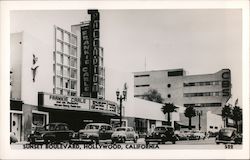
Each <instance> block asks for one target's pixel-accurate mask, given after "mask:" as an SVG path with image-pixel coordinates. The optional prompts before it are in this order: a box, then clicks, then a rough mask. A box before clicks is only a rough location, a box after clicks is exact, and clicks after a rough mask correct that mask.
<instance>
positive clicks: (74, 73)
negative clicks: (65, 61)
mask: <svg viewBox="0 0 250 160" xmlns="http://www.w3.org/2000/svg"><path fill="white" fill-rule="evenodd" d="M70 78H76V70H71V73H70Z"/></svg>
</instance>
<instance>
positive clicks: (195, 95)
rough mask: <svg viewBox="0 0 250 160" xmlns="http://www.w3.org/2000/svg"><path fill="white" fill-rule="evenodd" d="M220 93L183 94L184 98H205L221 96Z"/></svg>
mask: <svg viewBox="0 0 250 160" xmlns="http://www.w3.org/2000/svg"><path fill="white" fill-rule="evenodd" d="M221 95H222V93H221V92H203V93H184V94H183V96H184V97H205V96H221Z"/></svg>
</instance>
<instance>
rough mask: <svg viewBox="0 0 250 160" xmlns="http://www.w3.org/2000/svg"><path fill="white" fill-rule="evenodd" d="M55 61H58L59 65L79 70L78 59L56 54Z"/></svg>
mask: <svg viewBox="0 0 250 160" xmlns="http://www.w3.org/2000/svg"><path fill="white" fill-rule="evenodd" d="M54 60H56V62H57V63H59V64H63V65H66V66H69V67H74V68H77V59H76V58H73V57H68V56H65V55H62V54H56V56H54Z"/></svg>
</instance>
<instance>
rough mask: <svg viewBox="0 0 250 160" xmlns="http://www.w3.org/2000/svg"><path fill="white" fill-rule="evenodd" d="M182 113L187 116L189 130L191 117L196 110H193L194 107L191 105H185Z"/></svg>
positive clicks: (194, 114)
mask: <svg viewBox="0 0 250 160" xmlns="http://www.w3.org/2000/svg"><path fill="white" fill-rule="evenodd" d="M184 115H185V117H187V118H188V119H189V124H188V129H189V130H191V129H192V117H195V116H196V112H195V109H194V107H192V106H190V107H187V108H186V110H185V113H184Z"/></svg>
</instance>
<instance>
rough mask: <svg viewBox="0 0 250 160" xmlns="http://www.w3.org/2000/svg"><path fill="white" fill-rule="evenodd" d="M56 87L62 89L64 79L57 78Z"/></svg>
mask: <svg viewBox="0 0 250 160" xmlns="http://www.w3.org/2000/svg"><path fill="white" fill-rule="evenodd" d="M56 85H57V86H58V87H62V78H59V77H56Z"/></svg>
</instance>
